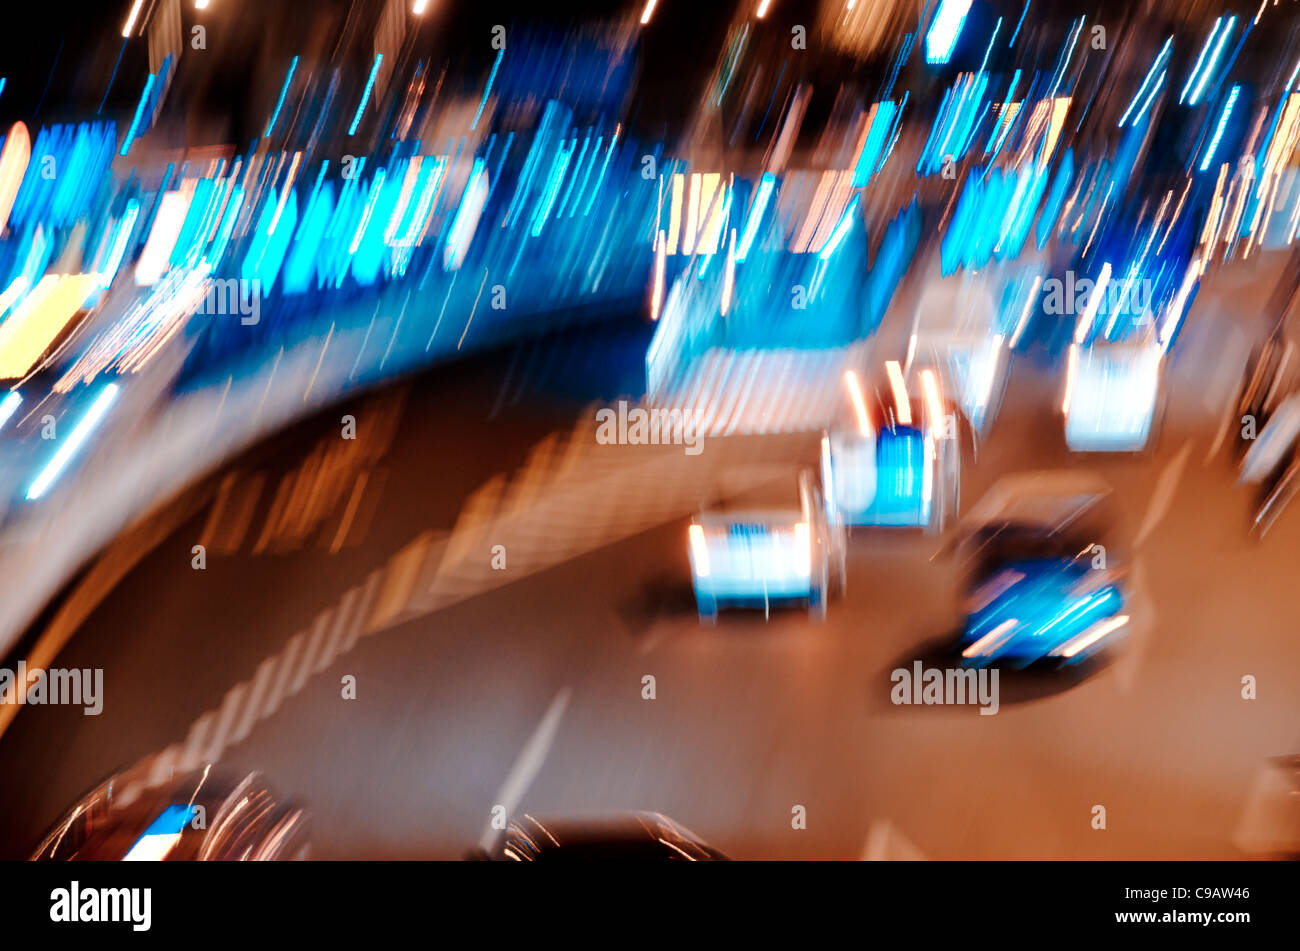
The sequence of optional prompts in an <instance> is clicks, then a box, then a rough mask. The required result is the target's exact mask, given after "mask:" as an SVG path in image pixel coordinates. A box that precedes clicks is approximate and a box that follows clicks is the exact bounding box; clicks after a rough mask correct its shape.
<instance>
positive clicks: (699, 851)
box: [471, 812, 727, 862]
mask: <svg viewBox="0 0 1300 951" xmlns="http://www.w3.org/2000/svg"><path fill="white" fill-rule="evenodd" d="M471 858H476V859H489V860H495V861H506V862H542V861H570V862H716V861H727V856H725V855H723V854H722V853H721V852H719V851H718V850H717V849H715V848H713V847H712V846H710V845H708V844H707V843H706V842H704V841H703V840H702V839H701V838H700V837H699V836H697V835H696V834H695V833H693V832H691V831H690V830H689V829H687V828H685V827H684V826H682V825H679V824H678V823H676V822H674V821H673V820H672V819H669V818H668V817H667V816H665V815H663V814H662V813H658V812H634V813H628V814H626V815H622V816H616V817H613V818H608V819H599V820H594V821H588V820H575V819H565V820H560V821H551V820H549V819H548V820H545V821H543V820H541V819H535V818H533V817H532V816H529V815H525V816H524V817H523V818H521V819H519V820H517V821H514V822H511V823H510V825H509V827H508V828H507V829H506V830H505V832H504V833H503V834H502V836H501V838H500V839H499V840H498V841H497V842H496V843H495V844H494V845H493V846H492V848H490V849H488V850H486V851H481V852H477V853H475V854H473V855H472V856H471Z"/></svg>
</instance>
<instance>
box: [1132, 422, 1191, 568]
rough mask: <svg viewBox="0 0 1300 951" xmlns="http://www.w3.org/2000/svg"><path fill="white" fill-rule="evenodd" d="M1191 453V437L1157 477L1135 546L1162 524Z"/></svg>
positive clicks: (1134, 542) (1139, 544)
mask: <svg viewBox="0 0 1300 951" xmlns="http://www.w3.org/2000/svg"><path fill="white" fill-rule="evenodd" d="M1191 453H1192V441H1191V440H1190V439H1189V440H1187V441H1186V442H1184V443H1183V447H1182V448H1181V449H1179V450H1178V455H1176V456H1175V457H1174V458H1173V460H1172V461H1171V462H1170V463H1169V465H1167V466H1165V468H1164V470H1163V471H1162V472H1161V473H1160V477H1159V478H1157V479H1156V488H1155V491H1154V492H1152V493H1151V502H1150V504H1149V505H1148V506H1147V513H1146V517H1145V518H1144V519H1143V520H1142V527H1141V528H1139V529H1138V533H1137V537H1136V538H1135V539H1134V541H1133V547H1134V548H1138V547H1140V546H1141V545H1142V543H1143V542H1145V541H1146V540H1147V536H1148V535H1150V534H1151V532H1152V531H1154V530H1155V527H1156V526H1157V525H1158V524H1160V520H1161V519H1162V518H1164V517H1165V516H1166V515H1167V514H1168V513H1169V507H1170V506H1171V505H1172V504H1173V501H1174V493H1175V492H1176V491H1177V490H1178V483H1179V481H1180V480H1181V479H1182V477H1183V471H1184V470H1185V469H1186V468H1187V459H1188V457H1189V456H1190V455H1191Z"/></svg>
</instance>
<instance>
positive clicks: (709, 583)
mask: <svg viewBox="0 0 1300 951" xmlns="http://www.w3.org/2000/svg"><path fill="white" fill-rule="evenodd" d="M843 536H844V531H843V528H842V527H841V526H838V525H835V524H833V523H831V522H830V520H829V519H828V518H827V512H826V506H825V503H824V502H823V500H822V497H821V492H820V490H819V488H818V485H817V478H816V476H815V475H814V473H813V470H812V469H811V468H808V469H800V470H798V471H797V473H791V474H790V475H787V476H782V477H781V478H778V479H775V480H772V481H769V482H766V483H764V484H761V485H757V486H754V487H751V488H746V489H743V490H738V491H734V492H733V491H731V490H729V489H728V488H727V487H726V485H725V482H724V483H720V484H719V485H718V486H717V487H715V492H714V501H713V502H712V503H711V504H708V505H706V506H705V507H704V509H703V511H701V512H700V514H699V515H697V516H696V517H695V518H694V519H693V520H692V521H691V524H690V528H689V529H688V542H689V546H688V547H689V551H690V561H691V579H692V583H693V585H694V588H695V601H696V604H697V606H698V608H699V612H700V619H701V620H703V621H706V622H710V623H712V622H715V621H716V620H717V616H718V610H719V609H720V608H723V607H761V608H763V609H764V610H768V609H769V608H770V606H771V604H772V603H773V602H778V603H789V602H804V603H806V604H807V605H808V611H809V613H810V614H811V615H813V616H814V617H819V618H824V617H825V616H826V604H827V600H828V598H829V597H830V594H831V592H832V588H833V587H834V588H837V589H838V588H841V587H842V586H843V579H844V559H845V555H844V551H845V545H844V537H843Z"/></svg>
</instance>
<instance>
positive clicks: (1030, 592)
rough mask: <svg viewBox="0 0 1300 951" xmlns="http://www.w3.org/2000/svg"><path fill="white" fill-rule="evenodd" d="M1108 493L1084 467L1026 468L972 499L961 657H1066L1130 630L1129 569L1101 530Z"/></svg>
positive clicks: (999, 661) (993, 660)
mask: <svg viewBox="0 0 1300 951" xmlns="http://www.w3.org/2000/svg"><path fill="white" fill-rule="evenodd" d="M1108 495H1109V487H1108V486H1106V485H1105V483H1104V482H1102V481H1101V480H1100V479H1098V478H1096V477H1093V476H1090V475H1088V474H1085V473H1070V472H1062V473H1027V474H1024V475H1019V476H1012V477H1010V478H1008V479H1003V480H1001V481H1000V482H998V483H997V484H996V485H995V486H994V487H993V489H991V490H990V492H989V494H988V495H986V496H985V497H984V498H983V499H981V500H980V503H979V504H978V505H976V506H975V508H974V509H972V511H971V513H970V515H969V516H968V518H967V519H966V520H964V521H963V525H962V528H963V531H962V532H961V533H960V536H961V543H962V544H963V546H964V547H965V549H966V551H967V553H968V555H969V557H970V558H971V562H972V578H971V582H970V585H969V593H968V596H967V599H966V612H965V613H966V620H965V624H964V626H963V629H962V634H961V642H960V649H961V662H962V664H963V665H964V666H968V667H984V666H989V665H994V664H996V665H1006V666H1010V667H1028V666H1029V665H1031V664H1051V665H1058V666H1068V665H1070V664H1075V663H1078V662H1079V661H1082V660H1084V659H1085V658H1087V657H1091V656H1093V655H1094V654H1096V653H1097V652H1098V651H1101V650H1103V649H1107V648H1109V647H1110V646H1111V645H1112V644H1113V643H1115V641H1117V640H1118V639H1119V638H1120V637H1122V636H1123V634H1125V633H1127V626H1128V623H1129V614H1128V611H1127V605H1128V600H1129V598H1128V594H1127V590H1126V585H1125V580H1124V579H1125V572H1124V570H1123V569H1122V568H1119V567H1116V566H1115V565H1114V564H1113V563H1112V562H1113V560H1114V553H1113V552H1111V551H1109V550H1108V548H1107V546H1106V544H1104V542H1103V535H1102V531H1101V522H1102V518H1101V516H1102V514H1103V512H1102V510H1103V508H1104V503H1105V500H1106V498H1107V497H1108Z"/></svg>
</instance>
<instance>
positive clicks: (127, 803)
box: [32, 766, 310, 861]
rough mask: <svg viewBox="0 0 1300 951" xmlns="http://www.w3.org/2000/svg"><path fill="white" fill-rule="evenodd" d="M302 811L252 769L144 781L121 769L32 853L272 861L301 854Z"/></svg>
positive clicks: (304, 845)
mask: <svg viewBox="0 0 1300 951" xmlns="http://www.w3.org/2000/svg"><path fill="white" fill-rule="evenodd" d="M309 828H310V821H309V818H308V814H307V812H306V811H305V810H304V809H303V808H301V807H299V806H297V805H295V804H293V803H288V802H284V801H283V800H281V799H280V798H279V797H277V796H276V795H275V793H273V792H272V791H271V789H270V787H269V786H267V784H266V782H265V781H264V780H263V778H262V777H261V775H260V774H258V773H240V772H229V771H218V770H216V769H214V768H213V767H211V766H209V767H208V768H206V769H202V770H197V771H195V772H193V773H188V774H186V775H183V776H178V777H175V778H173V779H171V780H169V781H168V782H166V783H164V784H162V785H158V786H154V787H152V788H149V787H148V786H147V785H146V784H145V783H143V782H142V781H141V778H140V777H139V775H138V774H137V775H133V774H132V773H130V772H127V773H119V774H117V775H114V776H112V777H111V778H109V779H108V780H106V781H105V782H104V783H102V784H100V785H99V786H97V787H96V788H95V789H94V790H93V791H91V792H90V793H89V794H87V795H86V796H85V797H84V798H83V799H82V800H81V801H80V802H78V803H77V804H76V805H75V806H74V807H73V808H72V809H71V810H70V811H69V812H68V814H67V815H66V816H64V817H63V818H62V819H61V820H60V821H59V823H58V824H57V825H56V826H55V827H54V829H53V830H52V831H51V832H50V834H49V835H47V836H46V837H45V841H44V842H42V843H41V846H40V848H38V849H37V850H36V853H35V854H34V855H33V856H32V858H33V859H34V860H38V861H39V860H51V861H72V860H76V861H82V860H97V861H144V860H161V859H166V860H167V861H274V860H284V859H301V858H306V856H307V850H308V834H309Z"/></svg>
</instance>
